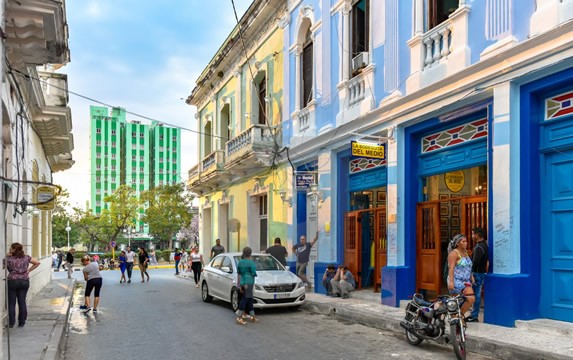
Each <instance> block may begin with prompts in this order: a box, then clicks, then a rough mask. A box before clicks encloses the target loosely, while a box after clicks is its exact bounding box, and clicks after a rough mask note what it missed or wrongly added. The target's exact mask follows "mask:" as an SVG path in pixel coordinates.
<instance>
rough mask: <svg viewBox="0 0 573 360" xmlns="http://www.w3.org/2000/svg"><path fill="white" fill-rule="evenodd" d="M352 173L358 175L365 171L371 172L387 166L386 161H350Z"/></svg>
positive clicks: (365, 159) (361, 159) (356, 159)
mask: <svg viewBox="0 0 573 360" xmlns="http://www.w3.org/2000/svg"><path fill="white" fill-rule="evenodd" d="M349 165H350V173H351V174H356V173H359V172H361V171H364V170H370V169H374V168H377V167H381V166H386V160H382V159H369V158H362V157H361V158H355V159H352V160H350V164H349Z"/></svg>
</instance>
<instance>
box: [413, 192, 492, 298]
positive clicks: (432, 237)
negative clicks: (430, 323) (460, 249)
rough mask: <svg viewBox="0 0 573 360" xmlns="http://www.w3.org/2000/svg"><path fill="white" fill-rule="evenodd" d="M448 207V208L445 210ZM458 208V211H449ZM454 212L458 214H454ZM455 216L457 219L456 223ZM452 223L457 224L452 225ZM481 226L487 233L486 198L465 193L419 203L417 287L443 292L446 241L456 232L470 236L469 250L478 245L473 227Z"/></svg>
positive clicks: (417, 219) (417, 220)
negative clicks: (465, 194) (458, 196)
mask: <svg viewBox="0 0 573 360" xmlns="http://www.w3.org/2000/svg"><path fill="white" fill-rule="evenodd" d="M444 209H447V210H448V211H444ZM450 209H454V210H456V209H457V210H456V212H453V211H450ZM453 214H455V215H456V216H455V217H454V216H452V215H453ZM453 219H457V220H456V221H455V222H453ZM452 223H454V225H456V226H452ZM476 227H481V228H483V229H484V230H485V231H486V233H487V197H486V196H484V195H476V196H466V197H460V198H452V199H447V200H437V201H428V202H423V203H418V208H417V216H416V242H417V244H416V251H417V252H416V288H417V290H421V289H425V290H427V291H433V292H435V293H440V292H441V290H442V289H443V287H444V284H443V274H442V269H443V265H444V261H446V257H447V250H446V248H447V244H448V242H449V241H450V240H451V239H452V237H453V235H455V233H460V234H464V235H465V236H466V237H467V239H468V251H469V253H470V255H471V251H472V249H473V248H474V246H475V244H474V242H473V240H472V238H471V230H472V229H474V228H476Z"/></svg>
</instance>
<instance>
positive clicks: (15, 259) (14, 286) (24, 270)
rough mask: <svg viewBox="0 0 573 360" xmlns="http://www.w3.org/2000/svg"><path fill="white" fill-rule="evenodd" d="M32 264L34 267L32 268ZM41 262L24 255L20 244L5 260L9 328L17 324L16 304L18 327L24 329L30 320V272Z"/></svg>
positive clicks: (14, 246)
mask: <svg viewBox="0 0 573 360" xmlns="http://www.w3.org/2000/svg"><path fill="white" fill-rule="evenodd" d="M30 264H32V266H31V267H30ZM38 266H40V262H39V261H38V260H36V259H34V258H33V257H31V256H30V255H26V254H24V248H23V246H22V244H20V243H13V244H12V245H11V246H10V250H9V251H8V253H7V254H6V258H5V259H4V263H3V268H4V269H8V278H7V279H8V326H10V327H11V328H13V327H14V325H15V324H16V303H18V327H23V326H24V324H26V319H27V318H28V308H27V306H26V295H27V294H28V289H29V288H30V276H29V274H30V272H32V271H34V269H36V268H37V267H38Z"/></svg>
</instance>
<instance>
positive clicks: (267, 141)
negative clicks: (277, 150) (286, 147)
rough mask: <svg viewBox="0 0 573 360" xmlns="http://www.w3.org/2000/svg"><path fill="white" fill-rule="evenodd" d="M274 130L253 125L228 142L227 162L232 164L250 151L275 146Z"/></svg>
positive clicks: (264, 126) (226, 146) (265, 126)
mask: <svg viewBox="0 0 573 360" xmlns="http://www.w3.org/2000/svg"><path fill="white" fill-rule="evenodd" d="M274 129H275V128H274V127H269V126H267V125H259V124H257V125H252V126H251V127H250V128H248V129H246V130H245V131H243V132H242V133H240V134H239V135H238V136H236V137H235V138H233V139H231V140H229V141H227V143H226V144H225V148H226V151H227V154H226V155H227V157H226V161H225V162H226V163H229V162H232V161H234V160H236V159H238V158H240V157H241V156H243V155H244V154H245V153H247V152H249V151H256V150H260V149H263V148H268V147H272V145H273V144H274V139H273V134H272V131H274Z"/></svg>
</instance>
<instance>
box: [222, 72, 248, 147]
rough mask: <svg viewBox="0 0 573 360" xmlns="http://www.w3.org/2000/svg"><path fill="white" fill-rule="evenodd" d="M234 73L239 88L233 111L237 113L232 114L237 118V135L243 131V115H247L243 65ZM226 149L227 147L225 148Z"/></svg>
mask: <svg viewBox="0 0 573 360" xmlns="http://www.w3.org/2000/svg"><path fill="white" fill-rule="evenodd" d="M233 75H234V76H235V78H236V79H237V89H236V90H235V91H236V93H237V96H236V97H235V102H236V104H235V109H234V110H233V113H234V114H236V115H234V116H233V114H231V116H233V117H234V120H235V134H234V135H235V136H236V135H237V134H240V133H241V131H243V129H244V128H243V122H242V120H243V117H244V116H245V112H244V111H243V102H242V101H243V100H242V97H243V94H242V91H241V83H242V81H243V77H242V76H241V67H239V68H238V69H237V70H235V72H234V73H233ZM225 150H226V149H225Z"/></svg>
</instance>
